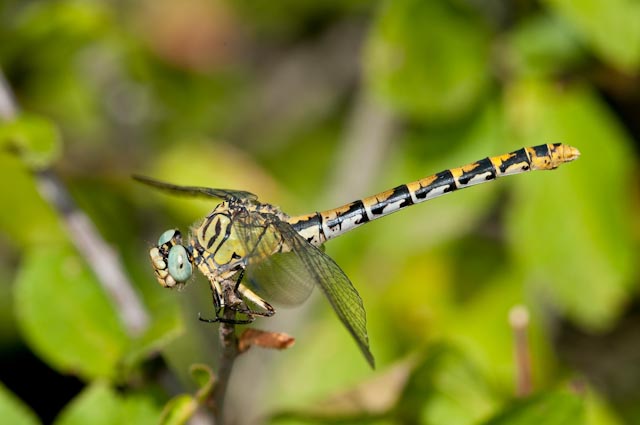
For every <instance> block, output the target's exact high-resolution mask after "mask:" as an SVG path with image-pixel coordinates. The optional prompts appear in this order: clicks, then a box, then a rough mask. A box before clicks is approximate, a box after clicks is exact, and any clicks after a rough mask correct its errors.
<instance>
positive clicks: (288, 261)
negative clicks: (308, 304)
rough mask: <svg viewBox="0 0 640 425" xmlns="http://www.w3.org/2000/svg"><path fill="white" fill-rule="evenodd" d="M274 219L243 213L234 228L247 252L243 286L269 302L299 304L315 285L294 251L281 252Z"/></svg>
mask: <svg viewBox="0 0 640 425" xmlns="http://www.w3.org/2000/svg"><path fill="white" fill-rule="evenodd" d="M277 220H278V218H277V217H275V216H269V215H262V214H260V213H256V212H249V211H241V212H239V213H238V214H236V215H235V216H234V219H233V226H234V230H235V231H236V233H237V234H238V239H239V240H240V241H241V243H242V244H243V248H244V252H245V253H246V255H245V258H246V261H247V263H246V268H245V278H244V280H243V283H244V284H245V285H246V286H248V287H249V288H250V289H251V290H252V291H254V292H255V293H256V294H258V295H259V296H261V297H262V298H264V299H265V300H266V301H269V302H272V301H273V302H275V303H279V304H284V305H297V304H300V303H302V302H303V301H305V300H306V299H307V298H309V295H310V294H311V291H312V290H313V286H314V282H313V279H310V276H309V273H308V272H307V270H306V268H305V267H304V264H302V263H301V262H300V260H299V259H298V257H297V256H296V255H295V254H294V253H293V252H282V251H283V249H282V244H283V237H282V235H281V234H280V232H279V230H278V229H277V227H275V225H274V221H277Z"/></svg>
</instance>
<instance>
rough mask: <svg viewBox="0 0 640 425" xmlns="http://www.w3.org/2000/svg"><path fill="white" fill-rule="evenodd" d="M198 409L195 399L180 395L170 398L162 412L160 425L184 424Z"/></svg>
mask: <svg viewBox="0 0 640 425" xmlns="http://www.w3.org/2000/svg"><path fill="white" fill-rule="evenodd" d="M197 408H198V402H197V401H196V399H195V398H194V397H193V396H191V395H188V394H181V395H179V396H176V397H174V398H172V399H171V400H170V401H169V403H167V405H166V406H165V407H164V410H163V411H162V417H161V418H160V423H161V424H162V425H182V424H186V423H187V422H188V421H189V419H191V417H192V416H193V414H194V413H195V412H196V409H197Z"/></svg>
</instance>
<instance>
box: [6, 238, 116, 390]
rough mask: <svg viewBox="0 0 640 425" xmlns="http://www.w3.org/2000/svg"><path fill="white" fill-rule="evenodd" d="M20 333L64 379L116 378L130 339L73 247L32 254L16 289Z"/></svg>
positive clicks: (46, 249) (46, 247) (45, 247)
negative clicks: (67, 375) (66, 377)
mask: <svg viewBox="0 0 640 425" xmlns="http://www.w3.org/2000/svg"><path fill="white" fill-rule="evenodd" d="M15 306H16V316H17V318H18V323H19V326H20V328H21V331H22V333H23V335H24V337H25V339H26V341H27V342H28V344H29V345H30V346H31V348H32V349H33V351H34V352H36V353H37V354H38V355H39V356H40V357H41V358H42V359H44V360H45V361H46V362H47V363H49V364H50V365H51V366H52V367H54V368H56V369H58V370H59V371H60V372H62V373H73V374H77V375H79V376H81V377H83V378H85V379H88V378H96V377H107V378H114V377H116V373H117V369H116V367H117V365H118V362H119V361H120V359H121V357H122V355H123V352H124V350H125V349H126V348H127V346H128V338H127V336H126V334H125V332H124V330H123V328H122V326H121V324H120V322H119V321H118V318H117V316H116V312H115V310H114V308H113V306H112V305H111V303H110V302H109V299H108V298H107V296H106V294H105V293H104V292H103V290H102V288H101V287H100V286H99V285H98V283H97V282H96V280H95V278H94V277H93V275H92V274H91V273H90V271H89V270H88V268H87V267H86V266H85V264H84V263H83V262H82V261H81V260H80V259H79V257H78V256H77V255H76V254H75V253H74V252H73V251H72V250H71V249H70V248H68V247H61V246H43V247H41V248H38V249H34V250H32V251H30V252H28V253H27V254H26V256H25V258H24V260H23V263H22V265H21V268H20V272H19V274H18V277H17V280H16V287H15Z"/></svg>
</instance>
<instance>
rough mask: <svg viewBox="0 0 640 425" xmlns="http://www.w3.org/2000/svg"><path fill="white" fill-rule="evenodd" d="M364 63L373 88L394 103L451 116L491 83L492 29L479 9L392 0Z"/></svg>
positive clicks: (423, 113) (436, 116)
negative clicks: (479, 16) (485, 22)
mask: <svg viewBox="0 0 640 425" xmlns="http://www.w3.org/2000/svg"><path fill="white" fill-rule="evenodd" d="M364 63H365V72H366V74H367V79H368V81H369V83H370V85H371V86H372V88H373V90H374V92H376V93H377V94H379V95H380V96H382V97H383V98H384V99H386V100H387V101H388V102H389V103H391V104H392V106H393V107H395V108H397V109H398V110H400V111H401V112H403V113H406V114H409V115H411V116H414V117H417V118H426V119H432V120H447V119H451V118H455V117H458V116H460V115H462V114H464V113H466V112H468V111H469V110H470V108H471V107H472V106H474V105H475V104H476V102H477V101H478V99H479V97H480V95H481V94H482V92H483V91H484V90H485V89H486V87H487V83H488V82H489V75H490V74H489V72H488V70H487V65H488V63H489V33H488V30H487V28H486V26H485V24H484V23H483V22H482V21H481V20H480V19H478V15H474V14H470V13H465V12H462V11H460V10H459V9H454V8H453V7H452V6H451V5H450V4H447V3H446V2H444V1H438V0H433V1H423V0H394V1H388V2H386V4H385V6H384V7H382V9H381V12H380V16H379V17H378V20H377V22H376V23H375V25H374V27H373V29H372V31H371V35H370V39H369V41H368V44H367V46H366V51H365V59H364Z"/></svg>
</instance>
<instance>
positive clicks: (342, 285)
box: [274, 221, 375, 367]
mask: <svg viewBox="0 0 640 425" xmlns="http://www.w3.org/2000/svg"><path fill="white" fill-rule="evenodd" d="M274 226H275V227H277V229H278V231H279V233H280V234H281V235H282V236H283V237H284V240H285V241H286V243H287V244H288V245H290V248H291V249H292V251H291V253H292V254H294V255H295V257H296V258H297V260H298V261H299V262H300V263H301V264H302V265H303V266H304V269H305V270H306V275H307V276H309V277H310V278H311V280H312V281H313V282H314V283H315V284H317V285H318V286H320V288H321V289H322V291H323V292H324V294H325V296H326V297H327V299H328V300H329V303H330V304H331V306H332V307H333V309H334V310H335V312H336V314H337V315H338V317H339V318H340V320H341V321H342V323H343V324H344V326H345V327H346V328H347V330H349V332H350V333H351V335H352V336H353V338H354V339H355V340H356V342H357V343H358V347H359V348H360V350H361V351H362V354H364V356H365V358H366V359H367V361H368V362H369V364H370V365H371V367H374V366H375V361H374V359H373V355H372V354H371V351H370V349H369V337H368V335H367V318H366V312H365V310H364V305H363V303H362V299H361V298H360V294H358V291H357V290H356V288H354V287H353V284H352V283H351V281H350V280H349V278H348V277H347V275H346V274H345V273H344V272H343V271H342V269H341V268H340V266H338V265H337V264H336V262H335V261H333V259H332V258H331V257H329V256H328V255H326V254H325V253H324V252H322V251H321V250H320V249H318V248H317V247H315V246H313V245H311V244H310V243H309V242H307V240H306V239H305V238H303V237H302V236H300V235H299V234H298V232H296V231H295V230H294V229H293V227H291V225H290V224H289V223H285V222H283V221H278V222H276V223H274Z"/></svg>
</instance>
